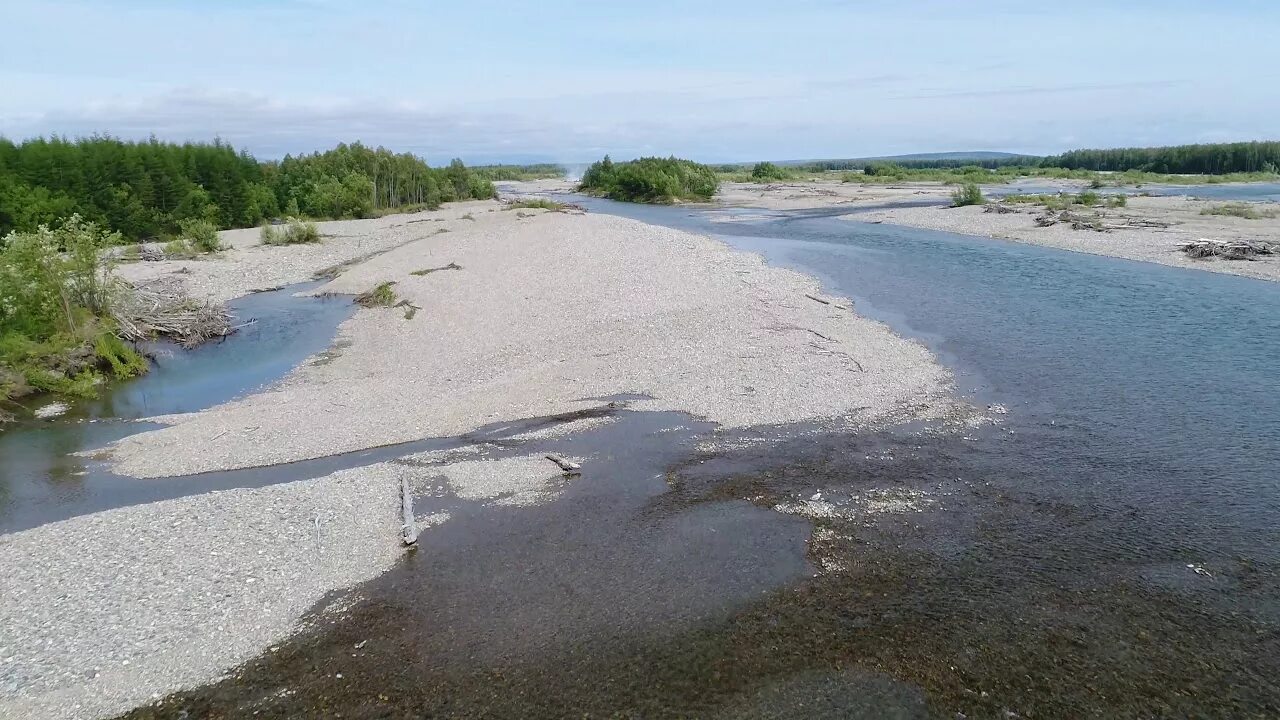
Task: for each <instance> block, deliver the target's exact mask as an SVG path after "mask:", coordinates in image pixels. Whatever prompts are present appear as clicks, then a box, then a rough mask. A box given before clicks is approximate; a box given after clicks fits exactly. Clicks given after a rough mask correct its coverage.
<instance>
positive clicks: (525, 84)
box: [0, 0, 1280, 163]
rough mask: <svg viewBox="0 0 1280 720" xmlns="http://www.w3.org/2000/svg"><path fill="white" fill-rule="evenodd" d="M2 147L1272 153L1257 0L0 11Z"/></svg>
mask: <svg viewBox="0 0 1280 720" xmlns="http://www.w3.org/2000/svg"><path fill="white" fill-rule="evenodd" d="M0 28H4V33H3V38H4V39H3V42H0V135H3V136H5V137H8V138H10V139H13V140H21V139H23V138H27V137H33V136H39V135H43V136H47V135H50V134H60V135H68V136H80V135H88V134H93V133H107V134H111V135H114V136H118V137H124V138H146V137H147V136H149V135H153V134H154V135H155V136H157V137H159V138H161V139H163V140H174V141H184V140H210V139H212V138H214V137H220V138H222V139H223V140H226V141H228V142H230V143H232V144H234V145H236V146H238V147H244V148H247V149H248V150H250V151H251V152H252V153H254V154H255V155H256V156H258V157H261V158H276V157H281V156H283V155H284V154H286V153H298V152H310V151H314V150H321V149H325V148H327V147H331V146H333V145H334V144H336V143H338V142H351V141H355V140H359V141H362V142H364V143H366V144H369V145H383V146H386V147H388V148H391V149H393V150H396V151H408V152H414V153H417V154H419V155H423V156H424V157H426V158H427V159H428V160H429V161H432V162H441V161H447V160H448V159H449V158H452V157H462V158H463V159H464V160H467V161H468V162H470V163H486V162H503V161H512V162H534V161H559V162H583V161H590V160H594V159H598V158H599V157H600V156H602V155H604V154H605V153H610V154H612V155H613V157H614V158H616V159H617V158H630V157H635V156H638V155H652V154H657V155H669V154H675V155H679V156H682V157H689V158H692V159H696V160H701V161H705V162H734V161H751V160H761V159H772V160H788V159H812V158H840V157H862V156H873V155H887V154H896V153H912V152H941V151H951V150H1001V151H1009V152H1025V153H1033V154H1045V153H1052V152H1059V151H1062V150H1065V149H1070V148H1077V147H1115V146H1133V145H1162V144H1178V143H1190V142H1220V141H1232V140H1248V139H1277V138H1280V91H1277V90H1276V87H1277V82H1276V81H1277V79H1278V76H1280V63H1277V59H1280V55H1278V53H1280V51H1278V50H1277V49H1276V48H1277V47H1278V46H1277V42H1278V41H1277V38H1280V2H1275V1H1274V0H1215V1H1214V2H1209V1H1208V0H1203V1H1195V2H1193V1H1190V0H1126V1H1124V2H1116V1H1114V0H1108V1H1105V2H1103V1H1095V0H1072V2H1061V3H1059V2H1054V3H1038V2H1029V1H1028V0H1018V1H1017V2H1007V1H1006V0H982V1H980V2H955V1H954V0H945V1H944V0H899V1H898V2H890V1H888V0H883V1H882V0H867V1H865V2H835V1H834V0H786V1H785V2H778V1H777V0H731V1H714V0H704V1H702V2H694V1H691V0H687V1H685V2H675V1H672V0H644V1H643V2H634V1H631V0H623V1H619V2H614V1H612V0H581V1H579V0H539V1H536V2H535V1H531V0H524V1H522V2H509V1H507V0H485V1H484V2H458V1H457V0H454V2H450V3H443V2H436V1H425V2H408V1H379V0H365V1H363V2H352V1H347V0H258V1H253V0H131V1H129V0H96V1H93V2H88V1H76V0H0Z"/></svg>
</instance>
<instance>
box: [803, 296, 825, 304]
mask: <svg viewBox="0 0 1280 720" xmlns="http://www.w3.org/2000/svg"><path fill="white" fill-rule="evenodd" d="M804 296H805V297H807V298H809V299H810V300H812V301H814V302H820V303H822V304H823V305H830V304H831V301H830V300H823V299H822V298H820V297H818V296H816V295H810V294H809V293H805V294H804Z"/></svg>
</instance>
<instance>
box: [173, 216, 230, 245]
mask: <svg viewBox="0 0 1280 720" xmlns="http://www.w3.org/2000/svg"><path fill="white" fill-rule="evenodd" d="M178 227H180V228H182V239H183V240H185V241H187V243H188V244H190V246H191V247H192V249H193V250H195V251H196V252H203V253H211V252H217V251H219V250H221V249H222V242H221V241H219V240H218V227H217V226H216V225H214V224H213V223H211V222H209V221H208V220H202V219H187V220H182V221H180V222H179V223H178Z"/></svg>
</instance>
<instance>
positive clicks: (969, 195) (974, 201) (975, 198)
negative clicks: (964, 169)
mask: <svg viewBox="0 0 1280 720" xmlns="http://www.w3.org/2000/svg"><path fill="white" fill-rule="evenodd" d="M985 202H986V198H984V197H982V188H980V187H978V185H977V183H971V182H967V183H965V184H963V185H961V186H960V187H958V188H956V189H955V191H954V192H952V193H951V207H964V206H965V205H981V204H983V203H985Z"/></svg>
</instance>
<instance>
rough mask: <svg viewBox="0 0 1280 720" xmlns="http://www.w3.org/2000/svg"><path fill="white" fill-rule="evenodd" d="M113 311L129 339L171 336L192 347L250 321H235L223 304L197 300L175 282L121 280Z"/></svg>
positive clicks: (233, 330)
mask: <svg viewBox="0 0 1280 720" xmlns="http://www.w3.org/2000/svg"><path fill="white" fill-rule="evenodd" d="M111 315H112V318H113V319H114V320H115V322H116V327H117V332H118V333H119V335H120V337H122V338H124V339H125V340H130V341H134V342H137V341H139V340H148V339H151V338H155V337H169V338H173V339H174V340H176V341H178V342H179V343H180V344H181V345H182V346H183V347H188V348H190V347H195V346H196V345H199V344H200V343H202V342H204V341H206V340H211V339H213V338H217V337H225V336H227V335H230V334H231V333H233V332H235V330H236V329H237V327H243V326H244V325H247V324H249V323H242V324H241V325H239V326H235V325H232V324H231V319H232V318H231V314H230V313H228V312H227V310H226V308H224V307H223V306H222V305H218V304H215V303H211V302H201V301H199V300H195V299H193V298H192V297H191V296H190V295H188V294H187V293H186V292H184V291H183V290H182V289H181V286H180V285H178V284H175V283H156V284H153V285H149V286H147V287H135V286H133V285H129V284H128V283H121V285H120V287H118V288H117V290H116V297H115V300H114V302H113V303H112V308H111ZM250 322H253V321H250Z"/></svg>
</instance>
